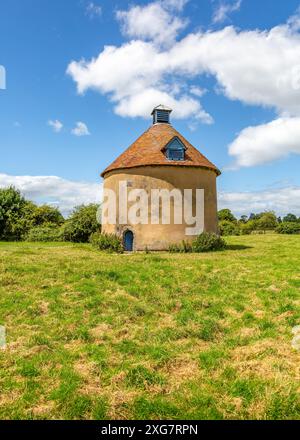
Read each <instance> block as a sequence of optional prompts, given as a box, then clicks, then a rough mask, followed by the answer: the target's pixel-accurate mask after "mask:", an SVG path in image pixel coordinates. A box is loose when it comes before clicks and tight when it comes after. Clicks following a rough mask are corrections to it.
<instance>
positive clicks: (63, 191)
mask: <svg viewBox="0 0 300 440" xmlns="http://www.w3.org/2000/svg"><path fill="white" fill-rule="evenodd" d="M7 186H15V187H16V188H18V189H19V190H20V191H21V192H22V194H24V196H25V197H26V198H28V199H29V200H32V201H34V202H36V203H38V204H42V203H47V204H51V205H55V206H57V207H58V208H59V209H60V210H61V211H62V212H63V214H64V215H68V214H69V213H70V212H71V211H72V209H73V208H74V207H75V206H78V205H81V204H88V203H100V202H101V197H102V185H101V184H100V183H99V184H97V183H92V182H78V181H72V180H67V179H63V178H61V177H57V176H11V175H8V174H0V187H1V188H4V187H7Z"/></svg>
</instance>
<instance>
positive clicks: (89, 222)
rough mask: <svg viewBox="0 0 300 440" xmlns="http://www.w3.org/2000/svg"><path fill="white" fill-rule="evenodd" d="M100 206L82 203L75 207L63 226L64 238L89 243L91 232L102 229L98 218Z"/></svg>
mask: <svg viewBox="0 0 300 440" xmlns="http://www.w3.org/2000/svg"><path fill="white" fill-rule="evenodd" d="M98 208H99V206H98V205H95V204H90V205H86V206H85V205H82V206H78V207H77V208H75V209H74V211H73V213H72V214H71V216H70V218H69V219H68V220H67V221H66V222H65V224H64V226H63V238H64V240H65V241H72V242H74V243H87V242H88V241H89V238H90V236H91V234H93V233H94V232H97V231H99V230H100V224H99V223H98V220H97V211H98Z"/></svg>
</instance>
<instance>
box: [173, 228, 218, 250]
mask: <svg viewBox="0 0 300 440" xmlns="http://www.w3.org/2000/svg"><path fill="white" fill-rule="evenodd" d="M225 247H226V243H225V241H224V240H223V239H222V238H221V237H219V236H218V235H217V234H214V233H212V232H202V234H200V235H198V237H197V238H196V239H195V240H193V241H192V242H187V241H182V242H181V243H180V244H172V245H170V246H169V252H171V253H190V252H194V253H200V252H211V251H218V250H221V249H225Z"/></svg>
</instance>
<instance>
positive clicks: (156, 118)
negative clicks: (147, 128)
mask: <svg viewBox="0 0 300 440" xmlns="http://www.w3.org/2000/svg"><path fill="white" fill-rule="evenodd" d="M171 112H172V109H171V108H169V107H166V106H165V105H162V104H160V105H158V106H157V107H155V108H154V109H153V111H152V113H151V115H153V124H158V123H163V124H169V123H170V113H171Z"/></svg>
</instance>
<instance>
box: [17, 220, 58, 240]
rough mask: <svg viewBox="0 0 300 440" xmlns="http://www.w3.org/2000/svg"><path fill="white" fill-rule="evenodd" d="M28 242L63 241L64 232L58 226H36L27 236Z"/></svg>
mask: <svg viewBox="0 0 300 440" xmlns="http://www.w3.org/2000/svg"><path fill="white" fill-rule="evenodd" d="M25 240H26V241H43V242H51V241H62V230H61V228H59V227H57V225H50V224H49V225H44V226H36V227H34V228H32V229H30V231H29V232H28V233H27V234H26V235H25Z"/></svg>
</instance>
